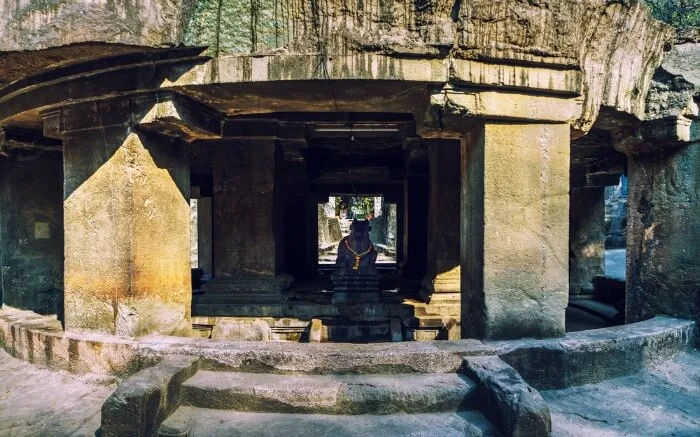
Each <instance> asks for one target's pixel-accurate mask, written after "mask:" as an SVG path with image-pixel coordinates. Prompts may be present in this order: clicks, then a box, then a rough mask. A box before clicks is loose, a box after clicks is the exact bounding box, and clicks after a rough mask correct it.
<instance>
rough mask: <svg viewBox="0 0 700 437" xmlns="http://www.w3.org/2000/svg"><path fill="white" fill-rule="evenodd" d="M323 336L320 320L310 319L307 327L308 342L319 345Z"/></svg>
mask: <svg viewBox="0 0 700 437" xmlns="http://www.w3.org/2000/svg"><path fill="white" fill-rule="evenodd" d="M322 336H323V322H322V321H321V319H311V324H310V325H309V342H310V343H320V342H321V339H322Z"/></svg>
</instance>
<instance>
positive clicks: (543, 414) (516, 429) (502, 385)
mask: <svg viewBox="0 0 700 437" xmlns="http://www.w3.org/2000/svg"><path fill="white" fill-rule="evenodd" d="M464 367H465V369H464V372H465V373H466V374H467V375H468V376H469V377H471V378H473V379H475V380H476V381H477V382H478V383H479V389H478V391H477V402H478V403H479V406H480V409H481V412H482V413H484V415H485V416H486V417H488V418H489V420H491V421H492V422H493V423H494V424H495V425H496V426H497V427H498V428H499V429H500V430H501V431H502V432H503V434H504V435H513V436H548V435H550V434H551V433H552V419H551V416H550V413H549V407H548V406H547V403H546V402H545V400H544V399H543V398H542V395H540V393H539V392H538V391H537V390H535V389H534V388H532V387H530V386H529V385H528V384H527V383H526V382H525V381H524V380H523V379H522V378H521V377H520V375H519V374H518V372H517V371H516V370H515V369H513V368H512V367H510V366H509V365H508V364H506V363H505V362H504V361H503V360H501V359H500V358H498V357H495V356H487V357H467V358H465V359H464Z"/></svg>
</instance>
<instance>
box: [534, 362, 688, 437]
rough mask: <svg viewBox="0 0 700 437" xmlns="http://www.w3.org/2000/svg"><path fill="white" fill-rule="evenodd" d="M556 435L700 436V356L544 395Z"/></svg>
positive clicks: (611, 436) (605, 436)
mask: <svg viewBox="0 0 700 437" xmlns="http://www.w3.org/2000/svg"><path fill="white" fill-rule="evenodd" d="M542 396H543V397H544V398H545V400H546V401H547V402H548V403H549V407H550V409H551V412H552V428H553V435H555V436H596V437H608V436H609V437H613V436H645V437H651V436H676V437H681V436H684V437H685V436H688V437H691V436H692V437H697V436H699V435H700V351H697V350H695V351H692V352H691V353H687V354H682V355H679V356H677V357H676V358H675V359H673V360H670V361H666V362H663V363H659V364H657V365H655V366H653V367H652V368H650V369H648V370H646V371H644V372H640V373H638V374H636V375H631V376H626V377H622V378H614V379H609V380H607V381H604V382H601V383H598V384H588V385H583V386H579V387H571V388H568V389H565V390H550V391H544V392H542Z"/></svg>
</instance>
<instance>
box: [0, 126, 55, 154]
mask: <svg viewBox="0 0 700 437" xmlns="http://www.w3.org/2000/svg"><path fill="white" fill-rule="evenodd" d="M19 150H24V151H36V152H39V151H52V152H62V151H63V144H62V143H61V141H58V140H56V139H54V138H50V137H46V136H44V135H43V132H41V131H36V130H31V129H25V128H20V127H14V126H6V127H5V128H3V129H0V155H7V154H10V153H11V152H12V151H19Z"/></svg>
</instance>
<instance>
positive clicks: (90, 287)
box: [64, 114, 192, 336]
mask: <svg viewBox="0 0 700 437" xmlns="http://www.w3.org/2000/svg"><path fill="white" fill-rule="evenodd" d="M77 115H79V114H77ZM74 116H75V115H74ZM64 176H65V178H64V179H65V180H64V210H65V213H64V229H65V321H66V329H69V330H90V331H102V332H107V333H112V334H117V335H124V336H138V335H144V334H149V333H153V332H162V333H177V332H179V331H181V330H187V328H188V325H189V317H190V306H191V299H192V289H191V274H190V223H189V218H190V208H189V186H190V181H189V152H188V148H187V147H186V146H185V145H183V144H180V143H177V142H175V143H173V142H171V141H168V140H167V139H165V140H164V139H159V138H150V137H146V136H144V135H141V134H135V133H133V132H132V131H131V129H130V128H129V127H128V125H113V126H109V127H98V128H89V129H81V130H76V131H71V132H66V133H65V135H64Z"/></svg>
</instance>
